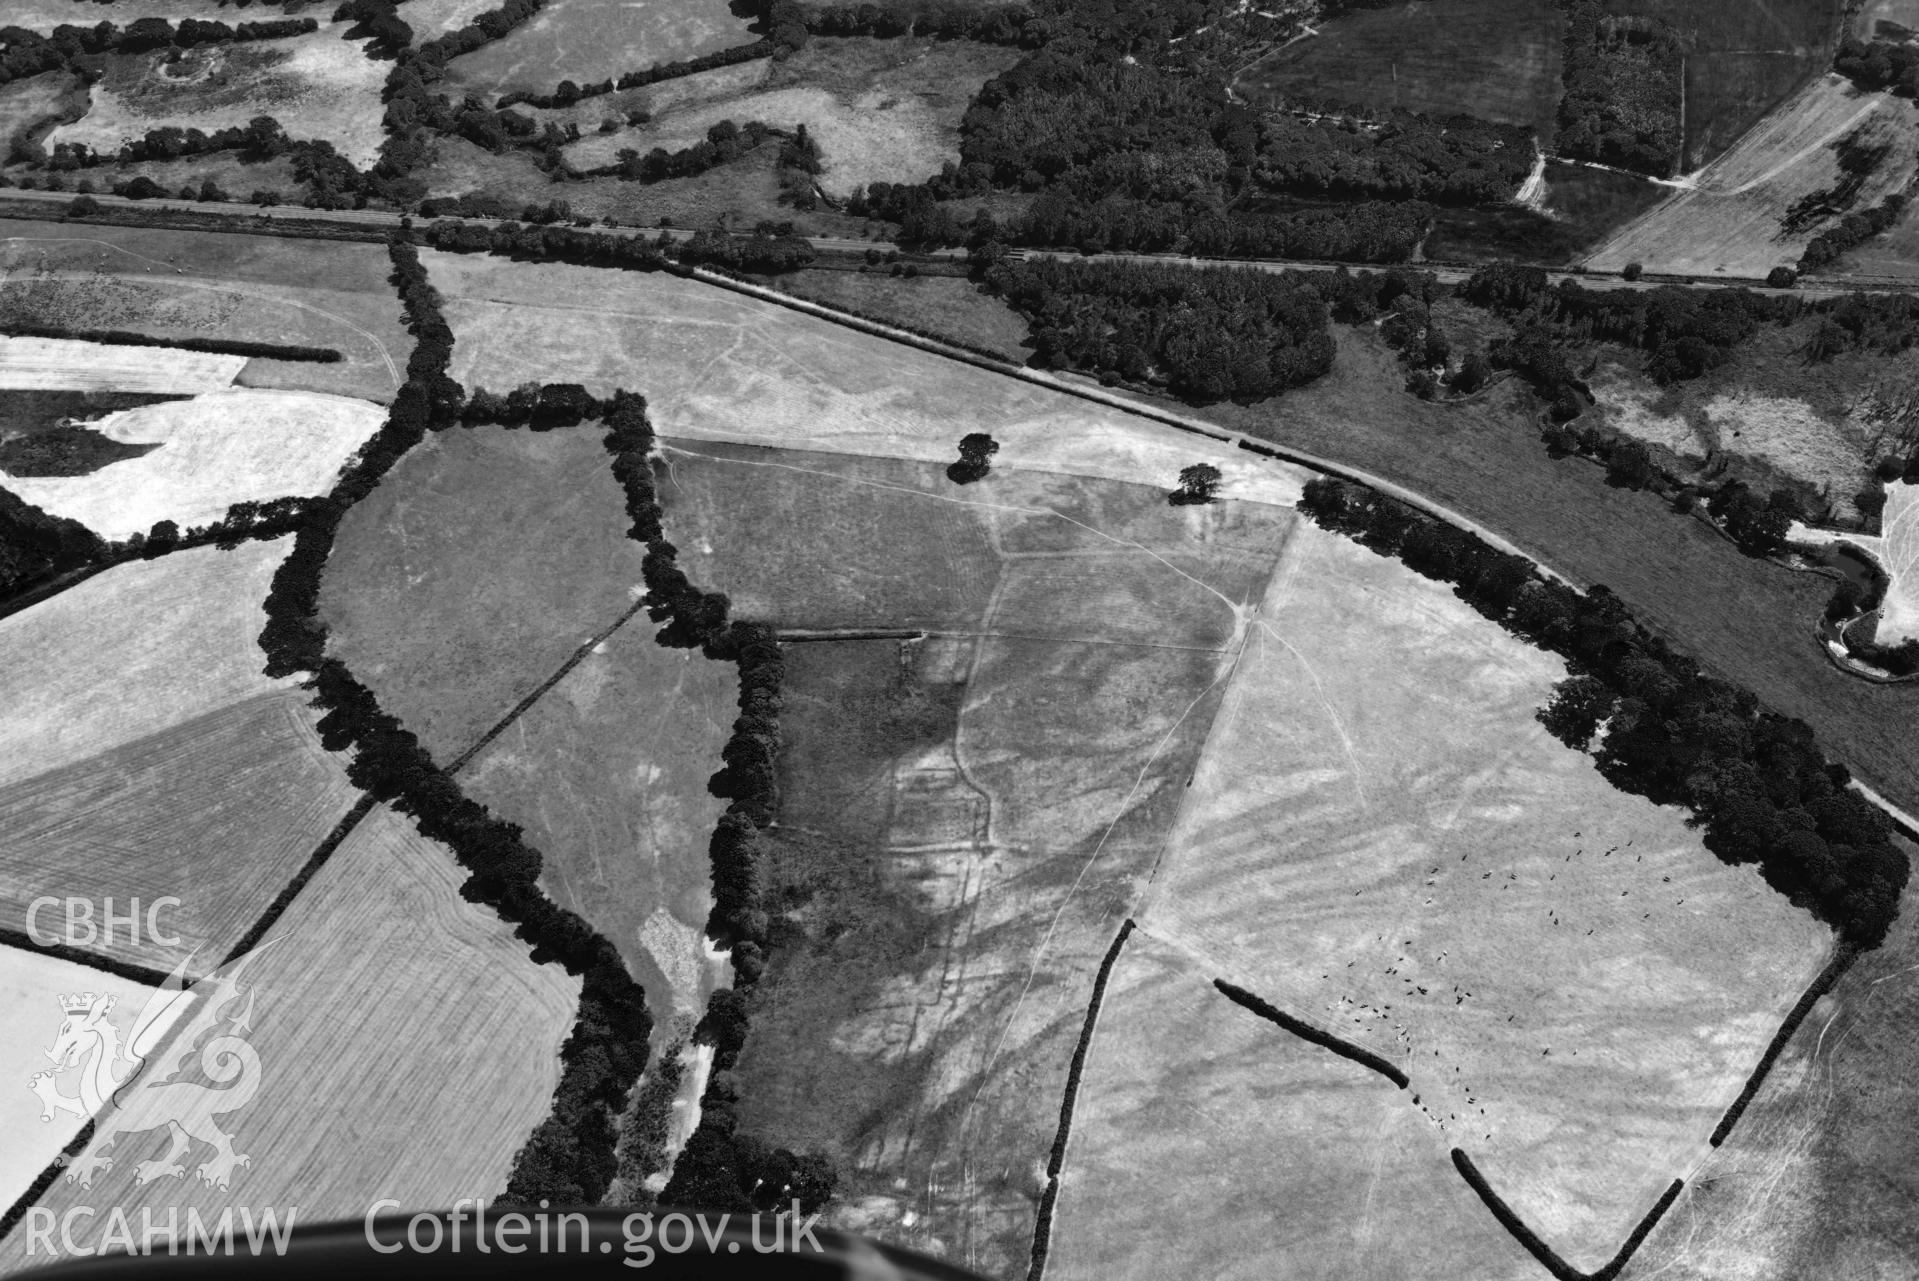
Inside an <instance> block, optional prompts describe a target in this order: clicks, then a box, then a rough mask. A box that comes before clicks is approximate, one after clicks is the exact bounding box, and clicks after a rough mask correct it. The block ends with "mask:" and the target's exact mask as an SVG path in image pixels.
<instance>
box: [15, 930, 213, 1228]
mask: <svg viewBox="0 0 1919 1281" xmlns="http://www.w3.org/2000/svg"><path fill="white" fill-rule="evenodd" d="M155 990H156V989H155V988H152V987H148V986H146V985H144V984H140V983H135V982H133V981H132V980H131V979H124V978H120V977H119V976H117V975H113V974H106V973H102V972H101V971H99V970H95V969H90V968H88V967H87V966H84V965H76V964H74V963H73V962H72V961H62V960H58V959H56V958H54V957H51V956H47V955H46V954H44V953H41V952H29V951H27V950H25V949H24V948H14V947H0V1022H4V1024H5V1026H6V1028H7V1035H6V1037H4V1038H0V1081H5V1082H6V1083H7V1086H8V1090H7V1096H6V1099H5V1102H4V1103H0V1201H4V1202H6V1203H7V1204H8V1205H9V1206H10V1205H12V1204H13V1203H14V1202H15V1201H16V1200H18V1199H19V1198H20V1196H21V1194H22V1193H24V1192H25V1191H26V1190H27V1189H28V1188H29V1187H31V1186H32V1185H33V1181H34V1180H35V1179H36V1178H38V1177H40V1173H41V1171H43V1170H45V1169H46V1168H47V1166H48V1165H49V1164H50V1163H51V1162H52V1161H53V1158H54V1157H56V1156H58V1155H59V1154H60V1151H61V1149H62V1148H64V1147H66V1145H67V1144H68V1143H70V1142H72V1141H73V1137H74V1136H75V1135H76V1134H78V1133H80V1127H81V1125H82V1124H84V1123H85V1121H86V1119H87V1118H86V1117H85V1116H84V1115H82V1114H81V1113H79V1112H76V1111H65V1110H59V1111H50V1110H49V1109H47V1108H45V1107H44V1106H43V1105H42V1104H41V1103H40V1101H39V1100H38V1099H37V1098H36V1097H35V1096H34V1095H33V1094H31V1093H29V1091H28V1088H27V1083H28V1081H29V1080H30V1079H31V1078H32V1077H33V1076H34V1075H35V1074H37V1073H40V1072H49V1071H52V1070H53V1068H54V1062H53V1060H52V1059H50V1058H49V1057H48V1056H47V1050H49V1049H50V1048H52V1046H53V1044H54V1040H55V1038H56V1037H57V1036H58V1035H59V1032H60V1026H61V1023H62V1022H63V1017H62V1011H61V1007H60V998H61V997H62V996H65V995H69V994H76V995H77V994H79V993H83V992H93V993H96V994H98V995H101V996H108V997H111V998H113V1001H114V1006H113V1009H112V1012H111V1014H110V1015H109V1021H110V1022H111V1023H112V1024H113V1025H114V1027H115V1028H116V1029H117V1030H119V1031H120V1032H121V1033H122V1034H123V1035H124V1033H125V1032H126V1031H127V1030H128V1029H129V1028H131V1026H132V1024H133V1021H134V1019H135V1018H136V1017H137V1016H138V1015H139V1014H140V1012H141V1011H142V1009H143V1008H144V1007H145V1005H146V1002H147V1001H148V999H149V998H150V997H151V996H152V995H153V993H154V992H155ZM178 1013H179V1011H177V1010H175V1011H173V1015H174V1017H177V1016H178ZM171 1022H172V1020H171V1019H170V1018H162V1020H161V1021H159V1022H158V1023H156V1024H155V1026H157V1027H162V1028H164V1027H167V1026H170V1025H171ZM115 1070H116V1071H117V1072H119V1073H124V1072H125V1071H126V1067H125V1065H124V1064H121V1065H119V1066H118V1067H116V1069H115ZM80 1075H81V1073H80V1072H77V1071H67V1072H63V1073H61V1074H59V1075H58V1076H56V1078H55V1080H54V1082H53V1088H54V1090H55V1091H56V1092H57V1093H59V1094H61V1095H63V1096H65V1097H67V1098H75V1099H77V1098H78V1096H79V1092H80V1087H79V1077H80ZM43 1117H44V1118H45V1119H42V1118H43ZM41 1262H43V1263H48V1262H52V1260H50V1259H43V1260H41Z"/></svg>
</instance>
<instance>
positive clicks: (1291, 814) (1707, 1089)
mask: <svg viewBox="0 0 1919 1281" xmlns="http://www.w3.org/2000/svg"><path fill="white" fill-rule="evenodd" d="M1362 638H1363V640H1362ZM1563 674H1564V667H1563V664H1562V663H1561V662H1560V660H1559V659H1557V658H1555V657H1553V656H1552V655H1550V654H1548V653H1546V652H1544V651H1541V650H1536V649H1533V648H1531V647H1529V646H1527V645H1525V644H1523V643H1522V642H1520V641H1518V640H1516V639H1514V638H1512V637H1509V636H1508V635H1507V634H1506V633H1504V632H1503V631H1501V630H1499V629H1498V628H1497V627H1495V626H1494V625H1493V624H1491V623H1488V622H1486V621H1484V620H1482V619H1481V618H1480V617H1479V616H1478V615H1477V614H1475V613H1474V612H1473V611H1472V610H1471V609H1470V608H1469V607H1467V606H1466V605H1465V604H1464V603H1462V602H1460V601H1459V600H1458V599H1457V598H1455V597H1454V596H1453V595H1452V594H1451V593H1450V592H1449V591H1448V590H1447V589H1446V587H1445V586H1444V585H1443V584H1439V583H1434V582H1432V581H1429V580H1426V579H1423V578H1420V577H1418V576H1417V575H1415V574H1414V573H1413V572H1412V571H1410V570H1408V569H1406V568H1405V567H1404V566H1402V565H1400V564H1399V563H1398V562H1396V561H1391V560H1387V559H1384V558H1381V557H1378V556H1376V555H1374V554H1373V553H1371V552H1369V551H1367V550H1365V549H1364V548H1362V547H1360V546H1359V545H1357V544H1356V543H1352V542H1350V541H1347V540H1345V539H1343V538H1339V537H1336V536H1333V535H1330V534H1327V533H1325V532H1323V531H1320V530H1319V529H1317V528H1302V529H1301V530H1299V531H1298V532H1297V533H1296V534H1295V536H1294V538H1293V539H1292V541H1291V542H1290V544H1289V545H1288V549H1287V553H1286V556H1285V559H1284V561H1283V562H1282V564H1281V566H1280V568H1279V570H1278V571H1277V572H1276V574H1275V575H1274V578H1273V582H1272V584H1271V586H1270V587H1269V589H1268V591H1267V594H1266V598H1265V600H1264V602H1263V604H1262V605H1261V607H1260V611H1259V616H1258V618H1257V619H1256V620H1255V623H1254V626H1253V629H1252V632H1251V635H1250V638H1249V641H1248V644H1247V649H1246V654H1245V657H1244V658H1243V659H1242V661H1241V663H1240V665H1239V667H1238V670H1237V672H1236V674H1235V679H1234V682H1233V685H1232V687H1231V689H1230V690H1229V692H1228V695H1227V701H1226V706H1225V710H1224V711H1223V712H1222V714H1221V717H1220V719H1219V722H1218V724H1217V725H1216V726H1215V728H1214V731H1213V738H1212V739H1211V740H1210V742H1209V745H1208V750H1207V753H1206V756H1205V758H1204V760H1203V761H1202V763H1201V765H1200V767H1199V770H1198V772H1197V773H1196V775H1195V776H1194V780H1193V786H1192V789H1191V790H1190V792H1189V793H1188V799H1187V802H1186V805H1185V807H1184V809H1183V810H1182V813H1181V816H1180V821H1179V825H1178V827H1177V829H1176V830H1175V832H1174V834H1173V836H1172V838H1171V839H1170V841H1169V843H1168V848H1169V854H1168V858H1167V860H1166V862H1165V864H1164V865H1163V866H1162V867H1161V869H1160V872H1159V874H1158V877H1157V878H1156V881H1155V886H1154V890H1153V897H1152V898H1151V900H1150V901H1149V903H1148V905H1147V907H1146V908H1145V910H1144V911H1143V913H1142V914H1141V916H1140V918H1139V921H1140V928H1141V929H1142V930H1143V931H1144V932H1145V933H1146V934H1148V935H1150V936H1152V937H1154V938H1157V939H1160V940H1162V941H1164V942H1166V943H1168V944H1170V945H1172V946H1174V947H1176V948H1178V949H1180V950H1182V951H1184V952H1185V953H1187V954H1188V955H1189V956H1190V957H1191V958H1192V962H1193V964H1194V965H1195V966H1196V967H1197V968H1198V970H1199V972H1200V973H1201V974H1203V975H1207V976H1210V977H1216V978H1221V979H1224V980H1225V981H1227V982H1229V983H1232V984H1235V985H1237V986H1239V987H1241V988H1244V989H1246V990H1248V991H1250V992H1252V993H1253V994H1254V995H1255V996H1257V997H1259V998H1261V999H1262V1000H1264V1001H1266V1002H1269V1003H1270V1004H1272V1005H1273V1006H1276V1007H1278V1008H1279V1009H1280V1010H1282V1011H1284V1012H1286V1013H1288V1014H1290V1015H1291V1016H1293V1017H1295V1018H1298V1019H1302V1020H1304V1021H1306V1022H1308V1023H1310V1024H1313V1025H1315V1026H1317V1027H1319V1028H1322V1029H1326V1030H1329V1031H1331V1032H1332V1033H1333V1034H1335V1035H1337V1036H1340V1037H1343V1038H1345V1039H1346V1040H1348V1041H1350V1042H1353V1043H1355V1044H1357V1045H1358V1046H1360V1047H1362V1048H1364V1049H1365V1050H1368V1051H1370V1052H1372V1053H1373V1054H1376V1055H1378V1056H1381V1057H1382V1058H1383V1059H1384V1060H1386V1061H1387V1062H1388V1063H1390V1064H1391V1065H1393V1066H1394V1067H1396V1068H1398V1069H1400V1070H1402V1071H1404V1072H1405V1073H1406V1074H1407V1076H1408V1077H1410V1086H1409V1089H1408V1090H1407V1091H1405V1092H1404V1094H1403V1101H1402V1106H1403V1107H1405V1108H1407V1109H1409V1110H1413V1111H1416V1112H1417V1113H1418V1114H1419V1117H1420V1126H1421V1128H1422V1129H1425V1130H1426V1131H1427V1132H1428V1133H1430V1134H1432V1135H1433V1136H1434V1137H1435V1139H1436V1140H1437V1141H1438V1143H1439V1144H1440V1145H1442V1146H1444V1147H1446V1148H1455V1147H1456V1148H1459V1149H1462V1150H1463V1151H1464V1152H1465V1153H1466V1154H1467V1155H1468V1156H1470V1157H1471V1158H1472V1159H1473V1161H1474V1162H1475V1163H1477V1165H1478V1167H1479V1169H1480V1170H1481V1172H1483V1174H1484V1175H1485V1176H1486V1178H1487V1179H1488V1180H1490V1182H1491V1184H1492V1186H1493V1188H1494V1189H1495V1190H1496V1191H1497V1192H1498V1193H1499V1194H1500V1195H1501V1196H1502V1197H1504V1199H1505V1200H1506V1202H1507V1203H1508V1204H1509V1205H1511V1206H1512V1207H1513V1209H1514V1210H1515V1211H1516V1212H1517V1213H1518V1215H1519V1217H1520V1218H1521V1219H1522V1220H1523V1221H1524V1222H1525V1223H1526V1224H1528V1225H1529V1226H1530V1227H1531V1228H1532V1229H1533V1230H1534V1231H1535V1232H1537V1233H1538V1234H1539V1236H1540V1237H1542V1238H1543V1239H1544V1240H1545V1241H1546V1243H1547V1244H1548V1245H1550V1246H1551V1247H1552V1248H1554V1249H1555V1250H1557V1251H1558V1252H1559V1254H1560V1255H1562V1256H1563V1257H1564V1258H1565V1259H1567V1260H1568V1261H1569V1262H1570V1263H1572V1264H1573V1266H1575V1267H1578V1268H1581V1269H1584V1270H1591V1269H1594V1268H1597V1267H1599V1266H1601V1265H1602V1264H1604V1263H1605V1262H1606V1261H1608V1260H1609V1259H1610V1258H1612V1256H1613V1255H1614V1253H1615V1252H1616V1251H1617V1250H1618V1249H1619V1248H1620V1246H1621V1245H1622V1244H1623V1243H1624V1241H1625V1240H1626V1238H1627V1236H1628V1234H1629V1233H1630V1232H1631V1230H1632V1229H1633V1227H1634V1226H1635V1225H1636V1224H1637V1223H1638V1221H1639V1220H1640V1219H1641V1217H1642V1216H1644V1215H1645V1214H1646V1213H1647V1212H1648V1211H1649V1210H1650V1209H1651V1208H1652V1207H1653V1205H1654V1204H1655V1203H1656V1202H1657V1201H1658V1199H1659V1197H1660V1195H1661V1194H1662V1193H1663V1192H1664V1191H1665V1190H1666V1189H1667V1187H1668V1185H1669V1184H1670V1183H1671V1182H1672V1180H1673V1179H1674V1178H1675V1177H1678V1176H1681V1175H1683V1174H1684V1173H1685V1172H1686V1171H1687V1170H1688V1169H1689V1168H1690V1166H1691V1165H1692V1164H1693V1163H1694V1161H1695V1160H1696V1159H1697V1158H1698V1157H1699V1156H1701V1155H1702V1154H1703V1153H1704V1152H1705V1151H1706V1139H1707V1136H1708V1134H1709V1133H1710V1132H1711V1131H1712V1129H1713V1127H1714V1125H1715V1124H1716V1123H1717V1122H1718V1121H1719V1119H1720V1116H1721V1114H1722V1113H1723V1111H1724V1110H1725V1108H1726V1107H1727V1106H1728V1105H1729V1104H1730V1103H1731V1102H1732V1101H1733V1099H1734V1097H1735V1096H1736V1095H1737V1094H1738V1092H1739V1090H1740V1088H1741V1087H1742V1086H1743V1084H1744V1082H1745V1079H1746V1076H1747V1074H1748V1073H1750V1072H1751V1071H1752V1069H1753V1067H1754V1066H1755V1065H1756V1063H1757V1060H1758V1058H1759V1055H1760V1053H1761V1051H1762V1050H1763V1049H1764V1047H1765V1045H1766V1043H1767V1041H1768V1040H1769V1039H1770V1038H1771V1036H1772V1035H1773V1033H1774V1031H1775V1030H1776V1028H1777V1027H1778V1025H1779V1023H1780V1021H1781V1020H1782V1019H1783V1018H1784V1016H1785V1014H1786V1012H1787V1010H1788V1009H1789V1008H1790V1007H1791V1006H1792V1004H1793V1003H1794V1001H1795V1000H1796V999H1797V997H1798V996H1799V993H1800V992H1801V990H1802V989H1803V988H1804V987H1805V985H1806V984H1807V983H1808V982H1809V981H1810V980H1811V979H1812V977H1813V976H1814V975H1815V974H1816V973H1818V971H1819V970H1820V969H1821V968H1822V966H1823V965H1824V964H1825V962H1826V960H1827V958H1828V956H1829V954H1830V952H1831V948H1832V938H1831V935H1830V933H1829V931H1827V930H1826V929H1825V927H1823V926H1821V925H1819V924H1818V923H1816V922H1815V921H1814V920H1813V918H1812V917H1811V916H1809V915H1808V914H1806V913H1804V912H1803V911H1800V910H1799V909H1796V908H1794V907H1792V906H1791V905H1790V904H1788V903H1787V902H1786V901H1785V900H1784V899H1783V898H1781V897H1780V896H1778V895H1777V894H1775V893H1774V892H1773V891H1772V890H1771V889H1769V888H1768V887H1767V886H1766V884H1765V883H1764V881H1763V880H1762V879H1761V878H1760V877H1759V876H1758V875H1757V874H1755V873H1754V872H1753V871H1752V870H1751V869H1749V868H1734V867H1728V866H1726V865H1723V864H1721V863H1720V862H1719V861H1718V860H1717V859H1715V858H1714V857H1713V856H1712V855H1711V854H1709V853H1707V852H1706V851H1705V850H1704V849H1703V848H1702V847H1701V846H1700V843H1699V838H1698V836H1697V835H1696V834H1695V833H1694V832H1693V831H1692V830H1691V829H1690V828H1689V827H1688V826H1687V824H1686V822H1685V815H1684V813H1683V812H1682V811H1680V810H1678V809H1675V808H1670V807H1666V808H1662V807H1658V806H1654V805H1652V804H1650V803H1648V802H1646V801H1644V800H1641V799H1638V798H1635V797H1632V796H1629V795H1626V794H1624V793H1621V792H1618V791H1615V790H1613V788H1612V787H1611V786H1610V785H1609V784H1608V783H1607V782H1606V781H1605V780H1604V779H1603V778H1602V777H1601V776H1600V774H1599V772H1598V771H1597V770H1596V769H1595V768H1594V766H1593V764H1592V762H1591V760H1590V759H1589V758H1588V757H1586V756H1585V755H1584V754H1582V753H1578V752H1575V751H1573V750H1571V749H1568V748H1566V747H1563V746H1561V745H1560V744H1559V743H1558V742H1556V741H1555V740H1553V739H1552V738H1550V737H1549V736H1548V735H1547V733H1546V731H1545V730H1544V728H1543V727H1541V726H1540V725H1538V724H1537V723H1536V722H1535V720H1534V712H1535V709H1537V708H1538V707H1540V706H1542V705H1543V704H1544V703H1545V702H1546V701H1547V699H1548V697H1549V695H1550V691H1551V687H1552V684H1553V682H1554V681H1555V680H1557V679H1559V678H1560V677H1561V676H1562V675H1563ZM1248 1017H1250V1016H1248Z"/></svg>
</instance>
